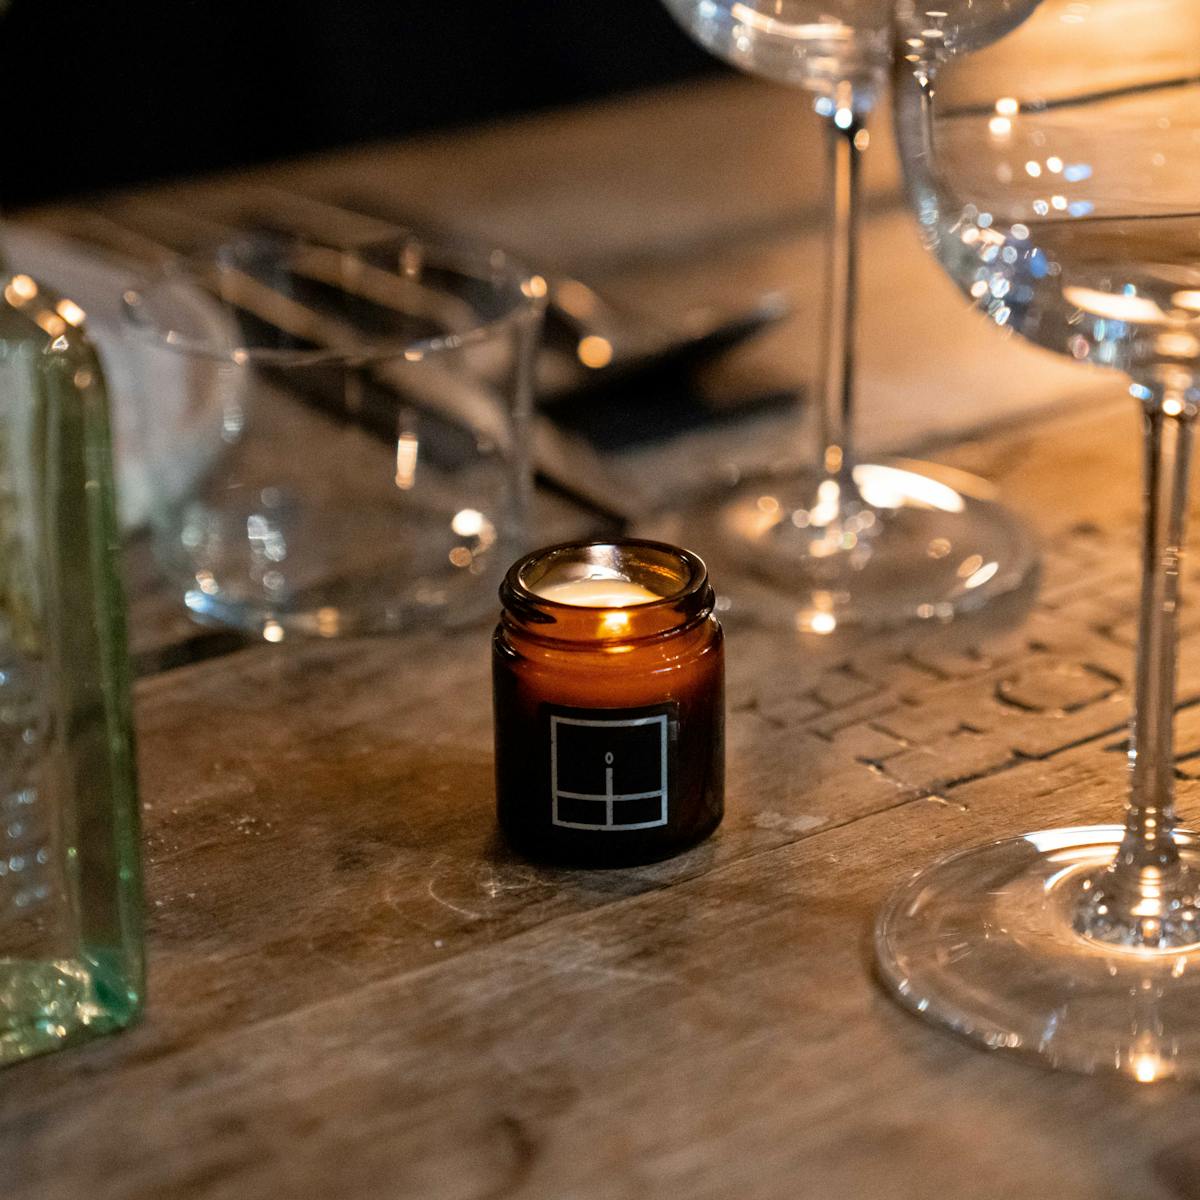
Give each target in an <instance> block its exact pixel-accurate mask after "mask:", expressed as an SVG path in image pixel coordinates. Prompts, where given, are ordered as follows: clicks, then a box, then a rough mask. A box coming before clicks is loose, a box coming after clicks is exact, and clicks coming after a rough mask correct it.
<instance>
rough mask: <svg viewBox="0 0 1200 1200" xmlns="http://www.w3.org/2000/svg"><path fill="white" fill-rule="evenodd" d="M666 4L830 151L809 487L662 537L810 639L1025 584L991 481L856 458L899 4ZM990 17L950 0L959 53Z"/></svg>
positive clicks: (1022, 556)
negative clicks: (858, 348) (864, 171)
mask: <svg viewBox="0 0 1200 1200" xmlns="http://www.w3.org/2000/svg"><path fill="white" fill-rule="evenodd" d="M664 3H665V4H666V6H667V8H668V9H670V10H671V12H672V13H673V14H674V15H675V17H676V18H677V19H678V20H679V22H680V23H681V24H682V25H683V26H684V28H685V29H687V30H688V31H689V32H690V33H691V34H692V35H693V36H694V37H695V38H696V39H697V40H698V41H700V42H701V43H702V44H703V45H704V46H706V47H707V48H708V49H710V50H712V51H713V52H714V53H716V54H718V55H720V56H721V57H722V58H725V59H727V60H728V61H729V62H731V63H733V64H734V65H735V66H738V67H741V68H743V69H744V70H747V71H750V72H753V73H755V74H758V75H764V76H766V77H768V78H771V79H775V80H779V81H781V82H783V83H787V84H791V85H793V86H795V87H801V88H805V89H807V90H808V91H809V92H811V93H812V94H813V96H814V98H815V103H814V107H815V109H816V112H817V114H818V116H819V117H820V118H821V119H822V123H823V125H824V128H825V131H826V140H827V143H828V157H829V171H828V178H829V195H828V212H829V242H828V261H827V268H826V292H827V296H828V302H827V308H826V321H825V329H824V341H823V352H822V368H821V373H822V379H821V382H820V389H819V391H820V397H821V433H822V438H821V446H820V453H819V456H818V460H817V463H816V466H815V469H813V470H812V471H810V472H809V473H807V474H806V475H803V476H801V477H798V478H797V477H794V476H793V477H790V478H771V479H765V480H764V479H751V480H749V481H746V482H744V483H742V484H740V485H739V486H737V487H736V488H735V489H733V490H732V491H731V492H729V491H726V492H718V493H717V494H715V495H707V496H704V497H701V498H697V499H695V500H693V501H687V502H685V503H684V505H683V507H682V508H681V510H680V511H678V512H674V513H671V514H668V515H667V516H666V518H665V519H664V520H663V521H661V522H658V523H657V524H656V525H655V526H654V527H653V529H654V531H655V532H659V533H664V534H666V533H669V534H670V535H671V536H672V537H674V538H675V539H676V540H680V541H682V542H683V543H684V544H686V545H691V546H694V547H695V548H696V549H697V550H699V551H700V552H701V553H703V554H704V556H705V558H706V559H707V560H708V561H709V562H710V564H711V565H712V566H713V569H714V573H719V574H721V575H724V576H726V577H729V576H732V575H736V576H739V577H741V578H744V579H749V580H753V585H752V586H753V588H754V593H753V595H754V599H753V600H752V601H750V604H751V607H753V608H754V609H755V610H756V612H755V615H756V616H758V617H759V618H760V619H761V618H766V619H768V620H770V621H772V622H774V623H784V624H787V625H793V624H794V625H795V627H796V628H798V629H800V630H802V631H808V632H814V633H823V634H827V633H832V632H833V631H834V630H835V629H837V628H839V627H840V626H843V625H847V624H854V625H872V626H879V625H885V624H893V623H897V622H901V621H904V620H908V619H911V618H935V619H941V620H945V619H947V618H949V617H952V616H953V615H954V614H955V613H956V612H958V611H961V610H964V609H969V608H977V607H979V606H981V605H982V604H984V603H985V602H986V601H987V600H989V599H991V598H992V597H995V596H997V595H999V594H1001V593H1004V592H1008V591H1011V590H1013V589H1014V588H1016V587H1018V586H1019V585H1020V584H1021V582H1022V581H1023V580H1024V579H1025V578H1026V576H1027V575H1028V574H1029V573H1030V571H1031V569H1032V568H1033V566H1034V563H1035V557H1034V553H1033V549H1032V545H1031V541H1030V539H1029V536H1028V534H1027V532H1026V531H1025V529H1024V528H1023V526H1021V525H1020V523H1019V522H1017V521H1016V520H1015V519H1014V518H1013V517H1011V516H1010V515H1009V514H1008V513H1006V512H1005V511H1004V509H1002V508H1000V507H999V506H998V505H997V504H996V503H995V501H994V500H993V499H992V498H991V493H990V489H989V488H988V486H987V485H986V484H984V483H982V481H980V480H976V479H972V478H970V477H969V476H964V475H963V474H962V473H960V472H954V473H950V472H946V471H944V470H940V469H939V468H936V467H930V466H927V465H924V464H920V463H913V462H895V463H882V464H880V463H864V462H859V461H858V459H857V458H856V456H855V454H854V446H853V401H854V332H855V331H854V312H855V297H856V285H857V276H858V232H857V231H858V217H859V209H860V207H861V206H860V201H859V173H860V163H861V160H862V156H863V153H864V152H865V151H866V149H867V145H868V142H869V136H868V132H867V128H866V122H867V118H868V116H869V114H870V112H871V110H872V108H873V107H874V105H875V101H876V98H877V96H878V94H879V92H880V89H881V88H882V86H883V85H884V83H885V82H886V78H887V72H888V67H889V64H890V61H891V51H892V34H891V27H892V11H891V5H890V4H889V3H888V2H887V0H664ZM1018 3H1019V0H1009V2H1007V3H1000V4H997V5H996V6H995V9H994V11H993V10H989V11H988V14H987V16H988V18H989V20H999V22H1000V23H1001V25H1003V24H1004V23H1005V22H1008V21H1011V20H1013V19H1017V18H1015V17H1014V16H1013V13H1014V12H1015V11H1016V9H1017V6H1018ZM979 7H980V5H979V3H978V0H975V3H974V4H972V3H971V0H951V3H950V4H949V6H948V7H946V8H945V11H944V12H943V17H942V20H943V25H944V27H945V29H946V31H947V33H948V34H949V35H950V40H951V41H952V42H957V41H970V40H971V35H972V34H973V33H974V32H975V31H976V30H977V26H978V25H979V24H980V22H979V19H978V13H977V10H978V9H979ZM1025 7H1028V4H1027V2H1026V4H1025ZM959 10H961V11H959ZM988 32H990V31H984V33H985V35H986V34H987V33H988ZM799 438H800V430H799V429H798V430H797V440H799ZM738 599H739V598H738V597H734V601H735V605H736V603H737V601H738ZM749 599H750V597H749V595H748V594H747V595H744V596H743V597H741V600H742V601H743V603H745V602H746V601H747V600H749Z"/></svg>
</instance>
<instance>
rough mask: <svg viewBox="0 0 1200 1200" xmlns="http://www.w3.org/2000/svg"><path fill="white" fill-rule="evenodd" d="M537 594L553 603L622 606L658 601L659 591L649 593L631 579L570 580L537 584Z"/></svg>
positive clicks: (583, 606) (595, 578) (608, 606)
mask: <svg viewBox="0 0 1200 1200" xmlns="http://www.w3.org/2000/svg"><path fill="white" fill-rule="evenodd" d="M536 591H537V594H538V595H539V596H541V597H542V599H543V600H553V601H554V602H555V603H556V604H575V605H578V606H579V607H580V608H625V607H627V606H628V605H630V604H646V603H648V602H650V601H652V600H661V599H662V596H661V595H660V594H659V593H658V592H652V591H651V590H650V589H649V588H647V587H642V585H641V584H640V583H634V582H633V580H631V579H620V578H617V579H604V578H597V577H590V578H588V579H569V580H567V581H566V582H565V583H550V584H546V585H544V586H539V587H538V588H537V589H536Z"/></svg>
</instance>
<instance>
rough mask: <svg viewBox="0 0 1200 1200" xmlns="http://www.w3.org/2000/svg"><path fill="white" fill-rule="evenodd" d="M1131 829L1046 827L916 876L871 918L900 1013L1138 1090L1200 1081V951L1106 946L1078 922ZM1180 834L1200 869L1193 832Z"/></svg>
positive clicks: (1187, 858)
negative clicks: (1085, 891)
mask: <svg viewBox="0 0 1200 1200" xmlns="http://www.w3.org/2000/svg"><path fill="white" fill-rule="evenodd" d="M1123 833H1124V828H1123V827H1122V826H1118V825H1098V826H1089V827H1079V828H1068V829H1051V830H1044V831H1042V832H1040V833H1030V834H1026V835H1025V836H1023V837H1015V838H1007V839H1005V840H1004V841H1000V842H993V843H992V844H990V845H986V846H980V847H977V848H975V849H972V850H968V851H965V852H963V853H960V854H955V855H952V856H950V857H948V858H944V859H942V860H941V861H940V862H936V863H934V864H933V865H932V866H929V867H927V868H925V869H924V870H922V871H920V872H918V873H917V874H916V875H915V876H913V878H911V879H910V880H909V881H908V882H907V883H905V884H904V885H903V886H902V887H900V888H899V889H898V890H897V891H896V892H895V893H894V894H893V895H892V896H891V898H890V899H889V900H888V902H887V904H886V905H885V907H884V909H883V910H882V912H881V913H880V915H879V918H878V921H877V923H876V928H875V950H876V957H877V963H878V971H879V975H880V977H881V979H882V980H883V982H884V983H885V985H886V986H887V987H888V989H889V990H890V991H891V992H892V994H893V995H894V996H895V997H896V999H897V1000H899V1002H900V1003H901V1004H903V1005H904V1006H905V1007H906V1008H909V1009H911V1010H912V1011H913V1012H914V1013H917V1014H918V1015H919V1016H921V1017H923V1018H924V1019H925V1020H928V1021H933V1022H936V1023H938V1024H941V1025H943V1026H945V1027H947V1028H948V1029H951V1030H953V1031H954V1032H956V1033H959V1034H961V1035H963V1036H964V1037H967V1038H969V1039H971V1040H972V1041H974V1042H978V1043H979V1044H981V1045H982V1046H985V1047H987V1048H988V1049H993V1050H1015V1051H1024V1052H1027V1053H1031V1054H1035V1055H1039V1056H1041V1058H1042V1059H1043V1060H1044V1061H1045V1062H1046V1063H1047V1064H1048V1065H1050V1066H1052V1067H1055V1068H1058V1069H1066V1070H1072V1071H1082V1072H1086V1073H1089V1074H1090V1073H1094V1072H1101V1071H1115V1072H1118V1073H1120V1074H1123V1075H1128V1076H1131V1077H1132V1078H1134V1079H1136V1080H1139V1081H1140V1082H1143V1083H1148V1082H1153V1081H1155V1080H1159V1079H1167V1078H1175V1079H1194V1078H1200V943H1197V944H1195V945H1191V946H1183V947H1179V948H1175V949H1171V950H1150V949H1144V948H1130V947H1125V946H1118V945H1108V944H1106V943H1102V942H1099V941H1095V940H1093V939H1090V938H1088V937H1086V936H1084V935H1082V934H1080V933H1077V932H1076V931H1075V929H1074V927H1073V924H1072V920H1073V917H1074V914H1075V911H1076V908H1077V905H1078V903H1079V900H1080V897H1081V894H1082V887H1083V885H1084V883H1085V882H1086V881H1087V880H1088V879H1089V878H1092V877H1094V876H1095V874H1096V873H1097V872H1098V871H1100V870H1102V869H1103V868H1104V867H1105V866H1106V865H1107V864H1108V863H1109V862H1110V861H1111V860H1112V858H1113V855H1114V854H1115V852H1116V849H1117V847H1118V845H1119V844H1120V841H1121V838H1122V835H1123ZM1174 837H1175V841H1176V843H1177V844H1178V846H1179V849H1180V854H1181V857H1182V858H1183V860H1184V862H1185V864H1186V865H1187V866H1189V867H1190V868H1193V869H1200V840H1198V839H1197V836H1196V835H1195V834H1193V833H1189V832H1185V831H1182V830H1180V831H1176V833H1175V835H1174Z"/></svg>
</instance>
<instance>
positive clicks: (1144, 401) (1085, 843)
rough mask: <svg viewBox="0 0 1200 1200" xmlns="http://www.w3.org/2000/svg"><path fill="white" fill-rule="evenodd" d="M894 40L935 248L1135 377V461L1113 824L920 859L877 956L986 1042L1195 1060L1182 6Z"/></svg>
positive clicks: (1164, 2)
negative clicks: (1135, 603)
mask: <svg viewBox="0 0 1200 1200" xmlns="http://www.w3.org/2000/svg"><path fill="white" fill-rule="evenodd" d="M902 33H903V31H902ZM964 45H965V43H964ZM900 49H901V53H900V54H898V55H897V66H896V121H897V131H898V139H899V143H900V148H901V156H902V160H903V163H904V169H905V179H906V184H907V187H908V191H909V196H910V199H911V202H912V205H913V207H914V209H915V211H916V214H917V218H918V221H919V222H920V225H921V227H922V229H923V231H924V236H925V239H926V241H927V243H928V245H929V246H930V248H931V249H932V250H933V252H934V253H935V254H936V255H937V257H938V259H939V261H940V262H941V264H942V266H943V267H944V268H945V269H946V271H947V272H948V273H949V275H950V276H951V278H952V279H953V280H954V281H955V282H956V283H957V284H958V285H959V287H960V288H961V289H962V290H963V291H964V293H965V294H966V295H967V296H968V297H969V298H970V299H971V300H972V301H973V302H974V304H975V306H976V307H977V308H978V309H979V310H980V311H981V312H982V313H983V314H984V315H985V316H986V317H987V318H989V319H990V320H991V321H992V322H993V323H994V324H996V325H997V326H999V327H1001V328H1002V329H1003V330H1005V331H1006V332H1008V333H1009V334H1010V335H1011V334H1012V333H1013V332H1015V333H1018V334H1020V335H1021V336H1023V337H1026V338H1028V339H1029V340H1031V341H1033V342H1036V343H1037V344H1039V345H1041V346H1043V347H1046V348H1047V349H1050V350H1052V351H1055V352H1057V353H1060V354H1065V355H1068V356H1070V357H1071V358H1074V359H1076V360H1078V361H1081V362H1088V363H1092V364H1094V365H1097V366H1101V367H1105V368H1110V369H1115V370H1118V371H1121V372H1123V373H1124V374H1125V375H1126V376H1127V377H1128V378H1129V380H1130V393H1131V395H1132V396H1133V397H1134V398H1135V399H1136V400H1137V401H1138V403H1139V404H1140V405H1141V408H1142V414H1143V429H1144V434H1145V444H1146V451H1145V464H1146V477H1145V489H1144V490H1145V519H1144V526H1143V550H1142V565H1143V577H1142V585H1141V601H1140V616H1139V625H1138V647H1137V660H1136V672H1135V682H1134V688H1133V692H1134V695H1133V708H1134V715H1133V723H1132V729H1131V739H1130V752H1129V765H1130V772H1129V784H1130V795H1129V801H1128V805H1127V809H1126V814H1125V821H1124V824H1122V825H1113V826H1101V827H1089V828H1079V829H1070V828H1068V829H1057V830H1043V831H1041V832H1038V833H1034V834H1027V835H1024V836H1021V837H1016V838H1009V839H1006V840H1004V841H1001V842H996V843H993V844H991V845H988V846H983V847H979V848H976V849H973V850H968V851H965V852H963V853H961V854H957V855H954V856H952V857H950V858H948V859H944V860H942V861H941V862H938V863H935V864H933V865H932V866H931V867H927V868H925V869H924V870H922V871H920V872H918V873H917V874H916V875H915V876H913V877H912V878H911V879H910V880H909V881H907V882H906V883H905V884H904V885H903V886H902V887H901V888H900V889H899V891H898V892H897V893H896V894H895V895H894V896H893V897H892V899H891V900H890V901H889V902H888V904H887V905H886V907H885V908H884V910H883V912H882V913H881V915H880V917H879V920H878V923H877V927H876V949H877V957H878V962H879V968H880V974H881V977H882V978H883V980H884V982H885V983H886V984H887V985H888V986H889V987H890V988H891V989H892V991H893V993H894V994H895V995H896V996H897V997H898V998H899V999H900V1000H901V1001H902V1002H903V1003H904V1004H906V1005H907V1006H909V1007H910V1008H912V1009H914V1010H915V1011H917V1012H919V1013H921V1014H922V1015H923V1016H925V1017H926V1018H927V1019H931V1020H936V1021H939V1022H941V1023H943V1024H945V1025H947V1026H949V1027H951V1028H953V1029H955V1030H957V1031H959V1032H961V1033H964V1034H967V1035H968V1036H970V1037H972V1038H974V1039H976V1040H978V1041H980V1042H982V1043H983V1044H985V1045H987V1046H991V1047H1003V1048H1010V1049H1021V1050H1027V1051H1034V1052H1036V1053H1039V1054H1041V1055H1043V1056H1044V1057H1045V1058H1047V1059H1048V1060H1049V1061H1050V1062H1051V1063H1052V1064H1054V1065H1057V1066H1065V1067H1070V1068H1073V1069H1077V1070H1083V1071H1097V1070H1103V1069H1114V1070H1117V1071H1120V1072H1123V1073H1126V1074H1129V1075H1132V1076H1134V1077H1135V1078H1137V1079H1139V1080H1142V1081H1150V1080H1154V1079H1159V1078H1164V1077H1167V1076H1172V1077H1196V1076H1200V903H1198V901H1200V849H1198V846H1197V840H1196V837H1195V835H1193V834H1191V833H1188V832H1186V831H1183V830H1180V829H1177V828H1176V816H1175V808H1174V779H1175V758H1174V746H1173V717H1174V701H1175V675H1176V658H1177V641H1178V631H1177V612H1178V608H1179V602H1180V586H1179V585H1180V555H1181V553H1182V547H1183V534H1184V517H1185V514H1186V509H1187V481H1188V470H1189V463H1190V451H1191V439H1192V425H1193V420H1194V417H1195V415H1196V411H1197V407H1198V404H1200V386H1198V382H1197V381H1198V377H1200V202H1198V201H1197V199H1196V196H1197V193H1196V186H1195V181H1196V179H1197V178H1198V177H1200V10H1198V9H1197V7H1196V5H1194V4H1193V3H1190V2H1189V0H1088V3H1079V2H1077V0H1043V2H1042V3H1041V4H1039V5H1037V6H1036V7H1034V8H1033V10H1032V11H1031V12H1028V13H1026V14H1025V15H1024V18H1023V19H1022V20H1021V21H1019V22H1016V23H1014V24H1012V25H1011V26H1010V27H1009V28H1008V29H1007V30H1003V29H1002V30H1001V32H1000V34H999V35H998V36H996V37H994V38H993V39H992V40H991V41H989V42H987V43H986V44H983V45H981V46H979V47H978V48H976V49H974V50H973V51H972V49H971V47H970V46H966V48H965V49H961V48H960V50H959V51H958V52H945V53H942V54H941V55H940V56H938V57H937V58H936V61H934V60H933V59H932V58H931V57H930V56H928V55H927V54H926V53H925V51H924V49H922V48H918V47H915V46H913V45H911V43H910V42H906V41H904V40H902V41H901V43H900ZM906 51H907V52H906Z"/></svg>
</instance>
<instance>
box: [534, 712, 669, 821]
mask: <svg viewBox="0 0 1200 1200" xmlns="http://www.w3.org/2000/svg"><path fill="white" fill-rule="evenodd" d="M627 711H628V710H627ZM635 711H636V710H635ZM667 720H668V717H667V714H666V713H665V712H664V713H655V714H654V715H652V716H642V717H639V716H628V717H609V718H603V717H594V716H588V717H582V716H580V717H575V716H570V717H568V716H560V715H558V714H557V713H552V714H551V716H550V786H551V795H552V806H553V807H552V810H551V822H552V823H553V824H555V825H558V826H561V827H563V828H566V829H589V830H598V831H603V832H610V833H615V832H620V831H621V830H631V829H653V828H655V827H656V826H659V825H665V824H666V823H667V804H668V796H667V789H668V779H667V749H668V741H667V739H668V728H667Z"/></svg>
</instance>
